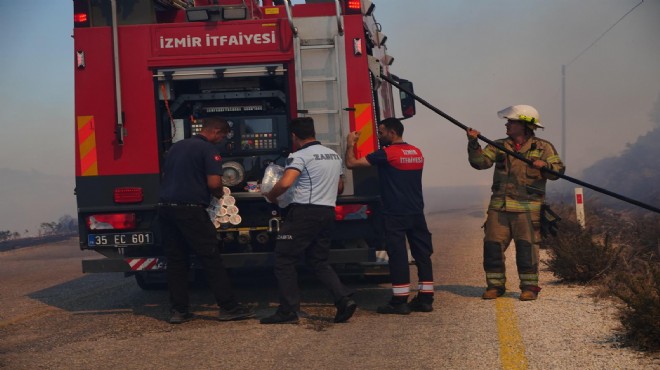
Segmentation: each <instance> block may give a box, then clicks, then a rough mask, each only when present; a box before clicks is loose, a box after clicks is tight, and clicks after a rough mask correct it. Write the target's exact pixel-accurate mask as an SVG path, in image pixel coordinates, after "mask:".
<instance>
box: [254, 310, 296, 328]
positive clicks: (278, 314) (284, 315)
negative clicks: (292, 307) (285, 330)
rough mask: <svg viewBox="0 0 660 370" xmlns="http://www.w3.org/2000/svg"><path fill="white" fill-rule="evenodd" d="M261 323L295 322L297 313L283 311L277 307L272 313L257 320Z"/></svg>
mask: <svg viewBox="0 0 660 370" xmlns="http://www.w3.org/2000/svg"><path fill="white" fill-rule="evenodd" d="M259 322H260V323H262V324H295V323H297V322H298V315H297V314H296V313H295V312H283V311H280V309H279V308H278V309H277V311H275V313H274V314H272V315H270V316H268V317H264V318H263V319H261V320H259Z"/></svg>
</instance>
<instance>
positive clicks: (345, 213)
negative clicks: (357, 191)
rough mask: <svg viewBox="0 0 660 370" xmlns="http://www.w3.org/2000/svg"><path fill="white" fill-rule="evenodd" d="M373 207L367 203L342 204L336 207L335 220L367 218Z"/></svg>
mask: <svg viewBox="0 0 660 370" xmlns="http://www.w3.org/2000/svg"><path fill="white" fill-rule="evenodd" d="M369 215H371V209H369V206H368V205H366V204H342V205H338V206H336V207H335V220H337V221H346V220H366V219H367V218H368V217H369Z"/></svg>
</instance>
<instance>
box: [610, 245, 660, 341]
mask: <svg viewBox="0 0 660 370" xmlns="http://www.w3.org/2000/svg"><path fill="white" fill-rule="evenodd" d="M608 287H609V290H610V292H611V293H612V295H614V296H615V297H617V298H619V299H621V300H622V301H623V302H624V303H625V306H623V307H622V308H621V309H620V311H619V314H620V318H621V323H622V324H623V327H624V328H625V338H626V340H627V341H628V343H629V344H631V345H634V346H636V347H638V348H640V349H643V350H648V351H659V350H660V266H658V263H657V261H652V260H651V261H647V260H644V259H642V258H634V259H633V260H632V261H624V262H623V263H622V264H621V266H620V267H619V269H617V271H616V273H615V274H614V275H613V278H612V279H610V280H609V282H608Z"/></svg>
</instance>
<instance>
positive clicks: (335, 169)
mask: <svg viewBox="0 0 660 370" xmlns="http://www.w3.org/2000/svg"><path fill="white" fill-rule="evenodd" d="M315 136H316V133H315V131H314V120H312V119H311V118H309V117H302V118H296V119H294V120H292V121H291V137H292V140H293V143H294V145H295V147H297V148H298V150H297V151H296V152H294V153H291V154H290V155H289V158H287V165H286V168H285V170H284V174H283V175H282V178H281V179H280V181H278V182H277V184H275V186H273V189H272V190H271V191H270V192H268V193H266V194H265V195H266V198H268V200H269V201H271V202H272V203H277V197H279V196H280V195H282V194H283V193H284V192H286V191H287V190H288V189H289V188H290V187H292V186H293V187H294V191H293V201H292V203H291V205H290V208H289V211H288V213H287V215H286V218H285V220H284V223H283V225H282V228H281V229H280V233H279V235H278V236H277V243H276V245H275V276H276V277H277V282H278V286H279V291H280V306H279V307H278V309H277V311H276V312H275V313H274V314H273V315H271V316H268V317H265V318H263V319H261V323H262V324H282V323H295V322H297V321H298V311H300V290H299V288H298V276H297V273H296V264H297V263H298V261H299V260H300V257H302V256H305V260H306V262H307V263H308V264H309V265H310V266H311V267H312V268H313V269H314V273H315V274H316V276H317V278H318V279H319V280H321V282H322V283H323V284H324V285H325V286H326V288H328V290H329V291H330V293H332V296H333V299H334V302H335V306H336V307H337V313H336V315H335V318H334V321H335V322H337V323H339V322H345V321H347V320H348V319H350V318H351V316H353V313H354V312H355V309H356V308H357V304H356V303H355V301H353V300H352V299H351V298H350V294H351V293H350V291H349V290H348V288H346V287H345V286H344V285H343V284H342V283H341V281H340V280H339V277H337V273H335V271H334V270H333V269H332V267H331V266H330V264H329V263H328V255H329V253H330V244H331V237H330V236H331V234H332V229H333V227H334V221H335V204H336V201H337V194H340V193H341V192H342V191H343V187H344V182H343V180H342V178H341V176H342V160H341V157H339V155H338V154H337V153H336V152H334V151H333V150H332V149H330V148H327V147H325V146H323V145H321V143H320V142H318V141H317V140H316V137H315Z"/></svg>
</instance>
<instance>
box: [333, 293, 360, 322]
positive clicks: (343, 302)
mask: <svg viewBox="0 0 660 370" xmlns="http://www.w3.org/2000/svg"><path fill="white" fill-rule="evenodd" d="M336 306H337V314H336V315H335V320H334V321H335V322H336V323H340V322H346V321H348V319H350V318H351V316H353V313H355V309H356V308H357V303H355V301H354V300H352V299H351V298H350V297H348V296H346V297H343V298H342V299H340V300H339V301H338V302H337V303H336Z"/></svg>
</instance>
